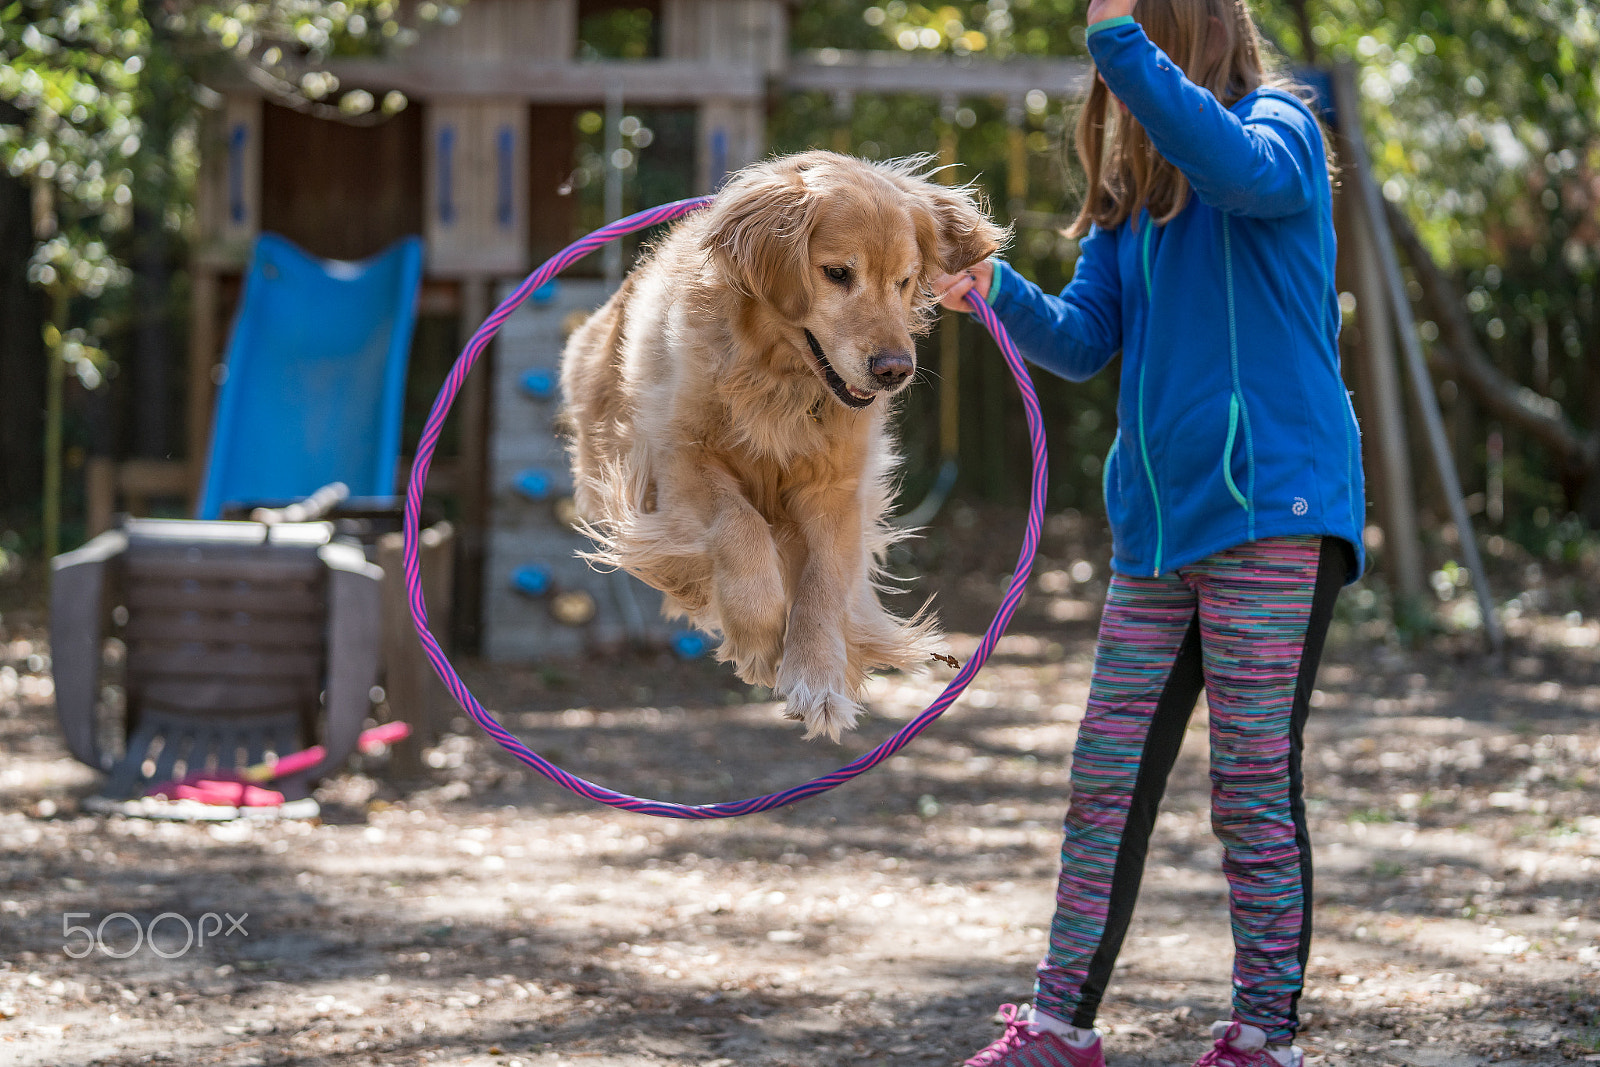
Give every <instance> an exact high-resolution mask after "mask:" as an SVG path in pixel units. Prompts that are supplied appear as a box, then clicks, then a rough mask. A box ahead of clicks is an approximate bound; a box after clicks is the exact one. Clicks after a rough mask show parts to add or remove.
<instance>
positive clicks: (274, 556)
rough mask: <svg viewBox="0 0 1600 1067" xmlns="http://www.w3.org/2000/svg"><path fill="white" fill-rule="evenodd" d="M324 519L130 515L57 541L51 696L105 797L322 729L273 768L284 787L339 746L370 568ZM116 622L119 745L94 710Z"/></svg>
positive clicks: (363, 637)
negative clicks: (110, 621)
mask: <svg viewBox="0 0 1600 1067" xmlns="http://www.w3.org/2000/svg"><path fill="white" fill-rule="evenodd" d="M332 536H333V527H332V525H330V524H328V523H322V522H309V523H281V524H278V525H271V526H269V525H265V524H262V523H256V522H194V521H173V520H161V519H133V520H129V521H128V522H127V523H126V524H125V525H124V526H123V528H122V529H119V530H113V531H110V532H108V533H104V534H101V535H100V536H99V537H96V538H95V539H94V540H92V541H90V542H89V543H88V544H86V545H84V546H83V547H82V548H80V549H78V550H77V551H74V552H69V553H67V554H65V555H62V556H57V557H56V559H55V560H54V564H53V565H54V572H55V573H54V581H53V583H52V587H51V593H50V616H51V631H52V641H53V644H52V648H51V659H52V667H53V673H54V675H55V686H56V710H57V714H58V716H59V718H60V721H61V728H62V731H63V733H64V734H65V735H66V741H67V746H68V748H69V749H70V750H71V752H72V754H73V755H74V756H75V757H77V758H78V759H80V760H82V761H83V762H84V763H87V764H88V765H89V766H91V767H95V768H97V769H99V770H102V771H105V772H106V773H107V774H109V775H110V780H109V781H108V782H107V783H106V785H105V787H104V789H103V790H102V795H103V796H105V797H108V798H113V799H121V798H129V797H134V796H139V795H142V794H143V792H144V791H145V789H146V787H147V786H148V785H149V783H151V782H158V781H164V780H168V779H171V778H173V777H175V776H177V775H179V774H182V773H185V772H194V771H197V770H204V769H208V768H213V769H219V770H230V769H242V768H244V767H248V766H251V765H253V764H258V763H261V762H262V761H263V760H264V759H265V758H266V756H267V755H268V753H271V754H274V755H277V756H283V755H287V754H289V753H291V752H298V751H300V750H302V749H305V748H309V747H310V746H311V745H313V744H319V743H320V744H321V745H323V746H324V748H325V749H326V750H327V756H326V758H325V759H324V761H323V762H322V764H320V765H319V766H317V767H314V768H311V769H309V770H307V771H304V772H302V773H300V774H298V775H294V776H291V777H289V778H286V779H280V780H279V781H278V782H277V783H276V785H275V786H274V788H276V789H278V790H280V791H281V792H282V793H283V795H284V797H285V798H286V799H290V800H293V799H298V798H301V797H305V796H306V795H307V793H308V790H309V785H310V783H311V782H313V781H314V780H315V779H316V778H317V777H318V776H319V775H321V774H323V773H326V772H327V771H329V770H332V769H335V768H337V767H338V766H339V765H340V764H342V763H343V762H344V760H345V759H346V757H348V756H349V755H350V752H351V750H352V749H353V748H354V747H355V744H356V740H357V738H358V737H359V735H360V733H361V726H362V721H363V720H364V719H365V717H366V715H367V713H368V710H369V708H370V703H369V701H370V697H369V693H370V690H371V688H372V685H373V684H374V682H375V680H376V678H377V673H378V633H379V627H380V621H381V620H380V603H381V600H380V594H379V582H380V580H381V578H382V571H381V570H380V569H379V568H378V567H377V566H375V565H374V564H371V563H368V562H367V560H366V557H365V555H364V554H363V552H362V550H361V549H360V547H359V546H356V545H348V544H341V543H338V542H335V541H333V540H332ZM107 618H114V619H116V620H119V621H121V622H122V627H121V631H122V635H123V640H124V644H125V646H126V662H125V672H126V673H125V690H126V693H127V705H126V713H125V720H124V724H123V730H122V731H119V732H122V733H124V735H125V737H126V741H125V743H124V744H123V745H122V751H121V752H120V753H118V752H115V751H113V750H112V747H111V746H109V745H107V744H105V742H104V739H105V738H106V737H107V735H108V734H109V733H110V731H109V730H108V729H107V724H106V723H104V722H103V721H102V719H101V717H100V716H99V715H98V714H97V706H98V704H99V697H100V667H101V654H102V648H103V646H104V638H105V633H104V631H103V629H102V627H103V625H104V620H106V619H107Z"/></svg>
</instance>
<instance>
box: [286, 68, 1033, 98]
mask: <svg viewBox="0 0 1600 1067" xmlns="http://www.w3.org/2000/svg"><path fill="white" fill-rule="evenodd" d="M327 69H328V70H329V71H331V72H332V73H334V74H335V75H337V76H338V78H339V81H340V83H341V84H343V85H345V86H348V87H350V88H356V87H359V86H366V87H368V88H373V87H378V88H384V89H399V90H400V91H401V92H404V93H406V94H407V95H409V96H412V97H415V98H416V99H419V100H430V101H432V100H445V99H448V98H451V97H484V96H490V97H500V98H505V99H516V100H523V101H528V102H531V103H540V104H589V103H595V102H597V101H600V100H604V99H605V95H606V92H607V90H608V89H610V88H611V87H612V86H614V85H615V86H620V87H621V89H622V95H623V98H624V99H625V100H627V101H628V102H629V103H630V104H692V103H698V102H700V101H703V100H713V99H725V100H745V101H750V102H752V103H754V102H764V101H765V100H766V98H767V79H766V74H765V72H764V71H763V70H762V69H761V68H760V67H757V66H753V65H752V66H735V65H732V64H708V63H702V62H699V61H697V60H682V59H629V60H622V59H598V60H592V61H589V62H585V63H574V62H558V63H552V62H548V61H522V60H512V61H500V62H493V61H490V62H474V63H460V64H439V63H432V62H417V61H408V60H406V59H402V60H400V61H398V62H390V61H385V60H376V59H340V60H334V61H332V62H330V63H329V64H328V65H327ZM296 76H298V75H296ZM1008 84H1009V83H1008ZM1029 88H1050V87H1049V86H1040V85H1035V84H1033V83H1031V82H1030V83H1029ZM1024 91H1026V90H1024Z"/></svg>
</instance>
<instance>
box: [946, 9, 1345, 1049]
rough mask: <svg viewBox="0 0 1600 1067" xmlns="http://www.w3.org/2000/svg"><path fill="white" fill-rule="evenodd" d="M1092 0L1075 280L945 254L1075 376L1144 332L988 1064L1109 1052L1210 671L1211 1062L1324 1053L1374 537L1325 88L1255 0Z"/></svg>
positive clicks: (956, 284)
mask: <svg viewBox="0 0 1600 1067" xmlns="http://www.w3.org/2000/svg"><path fill="white" fill-rule="evenodd" d="M1136 2H1137V9H1135V3H1136ZM1088 22H1089V31H1088V33H1089V36H1088V46H1089V52H1090V54H1091V55H1092V56H1093V58H1094V63H1095V66H1096V68H1097V70H1098V77H1097V78H1096V80H1095V81H1094V83H1093V86H1092V89H1091V91H1090V95H1089V100H1088V103H1087V105H1086V106H1085V108H1084V110H1083V114H1082V116H1081V118H1080V121H1079V124H1078V131H1077V148H1078V154H1079V156H1080V158H1081V159H1082V162H1083V166H1084V169H1085V171H1086V172H1087V175H1088V196H1087V198H1086V200H1085V202H1084V205H1083V209H1082V211H1081V212H1080V213H1079V215H1078V218H1077V220H1076V222H1075V223H1074V224H1073V227H1072V229H1071V231H1069V232H1070V233H1071V235H1073V236H1079V237H1082V239H1083V240H1082V244H1081V255H1080V258H1079V259H1078V263H1077V267H1076V269H1075V273H1074V277H1073V280H1072V283H1071V284H1070V285H1068V286H1067V288H1066V289H1065V290H1064V291H1063V292H1062V293H1061V295H1060V296H1059V297H1056V296H1049V295H1046V294H1044V293H1042V292H1041V291H1040V290H1039V289H1038V287H1037V286H1035V285H1033V284H1032V283H1031V282H1028V281H1027V280H1025V279H1023V278H1022V277H1020V276H1019V275H1018V274H1017V273H1016V272H1015V271H1014V270H1012V269H1011V268H1010V267H1008V266H1007V265H1006V264H1004V263H1002V262H998V261H995V260H989V261H986V262H984V263H980V264H978V265H977V266H975V267H973V268H972V269H970V270H969V271H967V272H966V273H965V274H963V275H961V276H958V277H951V276H945V277H944V278H941V279H939V280H938V281H937V282H936V283H935V284H936V287H937V288H938V289H939V290H941V291H942V294H943V295H942V299H943V302H944V304H945V306H947V307H952V308H956V309H961V308H962V307H964V302H965V298H966V296H967V294H968V293H969V292H974V293H975V294H976V296H975V299H978V298H982V299H987V300H988V301H989V303H990V304H991V305H992V306H993V308H994V311H995V313H996V314H997V315H998V316H999V317H1000V319H1001V320H1002V321H1003V322H1004V324H1005V326H1006V328H1007V329H1008V330H1009V331H1010V332H1011V335H1012V336H1013V338H1015V339H1016V341H1017V344H1018V345H1019V347H1020V348H1021V349H1022V351H1023V353H1024V354H1025V355H1026V356H1027V357H1028V358H1029V359H1030V360H1031V361H1032V362H1034V363H1036V364H1038V365H1040V366H1042V367H1044V368H1046V369H1047V370H1050V371H1053V372H1054V373H1057V374H1060V375H1062V376H1064V377H1066V378H1069V379H1072V380H1074V381H1082V380H1084V379H1086V378H1088V377H1090V376H1091V375H1093V374H1095V373H1097V372H1098V371H1099V370H1100V369H1101V368H1102V367H1104V366H1105V365H1106V364H1107V363H1108V362H1110V360H1111V358H1112V357H1113V356H1114V355H1115V354H1116V353H1117V352H1118V351H1120V352H1121V353H1122V372H1121V373H1122V381H1121V391H1120V398H1119V401H1118V409H1117V417H1118V423H1119V427H1120V429H1119V431H1118V434H1117V439H1116V443H1115V444H1113V445H1112V448H1111V454H1110V455H1109V456H1108V457H1107V458H1106V467H1105V498H1106V511H1107V514H1108V517H1109V518H1110V522H1111V529H1112V535H1113V554H1112V564H1111V565H1112V571H1113V575H1112V580H1111V585H1110V588H1109V590H1108V591H1107V594H1106V604H1105V612H1104V616H1103V619H1102V621H1101V626H1100V637H1099V643H1098V646H1097V648H1096V653H1095V666H1094V674H1093V679H1092V681H1091V685H1090V695H1089V701H1088V708H1087V711H1086V713H1085V715H1084V719H1083V723H1082V725H1081V727H1080V729H1079V734H1078V742H1077V747H1076V750H1075V752H1074V755H1073V764H1072V799H1071V805H1070V810H1069V811H1068V812H1067V816H1066V821H1065V841H1064V843H1063V845H1062V849H1061V875H1060V881H1059V885H1058V890H1057V896H1056V901H1057V906H1056V913H1055V919H1054V921H1053V923H1052V925H1051V929H1050V942H1049V951H1048V953H1047V954H1046V956H1045V959H1044V961H1043V963H1041V964H1040V966H1039V970H1038V977H1037V986H1036V991H1035V999H1034V1006H1033V1008H1032V1010H1031V1012H1030V1011H1028V1010H1027V1009H1018V1008H1016V1007H1013V1006H1011V1005H1006V1006H1005V1007H1004V1008H1002V1017H1003V1018H1004V1019H1005V1021H1006V1024H1007V1025H1006V1030H1005V1032H1004V1034H1003V1035H1002V1036H1001V1037H1000V1039H999V1040H997V1041H996V1042H994V1043H993V1044H992V1045H990V1046H989V1047H987V1048H985V1049H983V1050H982V1051H980V1052H978V1053H977V1054H976V1055H975V1056H973V1057H972V1058H971V1059H969V1060H968V1061H967V1064H968V1067H1103V1065H1104V1063H1105V1059H1104V1056H1103V1054H1102V1052H1101V1047H1100V1039H1099V1036H1098V1035H1097V1034H1096V1032H1095V1030H1094V1020H1095V1011H1096V1009H1097V1008H1098V1007H1099V1004H1100V998H1101V996H1102V994H1103V993H1104V992H1105V989H1106V984H1107V980H1108V979H1109V978H1110V976H1111V972H1112V967H1113V965H1114V964H1115V962H1116V957H1117V951H1118V949H1119V948H1120V947H1121V945H1122V939H1123V935H1124V933H1125V932H1126V930H1127V926H1128V921H1129V919H1130V917H1131V916H1132V914H1133V905H1134V900H1135V898H1136V897H1137V895H1138V892H1139V880H1140V876H1141V872H1142V869H1143V866H1144V858H1145V849H1146V843H1147V840H1148V837H1149V833H1150V827H1151V825H1152V824H1153V823H1154V821H1155V816H1156V808H1157V805H1158V804H1159V802H1160V799H1161V795H1162V792H1163V790H1164V788H1165V785H1166V779H1167V774H1168V772H1169V771H1170V770H1171V768H1172V764H1173V761H1174V759H1175V758H1176V756H1177V753H1178V749H1179V746H1180V744H1181V742H1182V739H1183V735H1184V728H1185V724H1186V723H1187V721H1188V718H1189V714H1190V712H1191V711H1192V709H1193V706H1194V702H1195V698H1196V696H1197V695H1198V694H1199V692H1200V689H1201V687H1202V686H1204V688H1205V691H1206V696H1207V699H1208V702H1209V705H1210V709H1211V782H1212V826H1213V828H1214V829H1215V831H1216V833H1217V836H1218V837H1219V838H1220V839H1221V841H1222V846H1223V871H1224V873H1225V875H1226V876H1227V880H1228V885H1229V902H1230V912H1231V915H1232V924H1233V938H1234V947H1235V957H1234V968H1233V989H1234V996H1233V1013H1232V1019H1231V1020H1229V1021H1226V1022H1219V1023H1217V1024H1215V1025H1214V1026H1213V1027H1212V1035H1213V1037H1214V1039H1215V1045H1214V1046H1213V1047H1212V1048H1211V1050H1210V1051H1208V1052H1207V1053H1206V1054H1205V1055H1203V1056H1201V1057H1200V1059H1199V1060H1198V1062H1197V1067H1211V1065H1220V1067H1300V1063H1301V1054H1300V1052H1299V1051H1298V1050H1297V1049H1295V1048H1294V1047H1293V1044H1292V1042H1293V1039H1294V1033H1295V1028H1296V1024H1297V1018H1296V1013H1295V1008H1296V1002H1297V1001H1298V1000H1299V996H1300V990H1301V987H1302V985H1303V981H1304V974H1305V965H1306V958H1307V950H1308V946H1309V944H1310V937H1311V914H1310V905H1311V845H1310V841H1309V839H1308V837H1307V833H1306V823H1305V806H1304V803H1303V801H1302V798H1301V754H1300V753H1301V732H1302V728H1303V726H1304V723H1305V717H1306V710H1307V705H1308V701H1309V699H1310V695H1311V689H1312V683H1313V680H1314V679H1315V676H1316V668H1317V660H1318V658H1319V656H1320V655H1321V652H1322V643H1323V637H1324V635H1325V634H1326V631H1327V626H1328V620H1329V617H1330V616H1331V614H1332V612H1333V604H1334V600H1335V598H1336V597H1337V596H1338V592H1339V589H1340V587H1341V585H1343V584H1344V583H1345V582H1346V581H1348V580H1354V579H1355V578H1356V577H1357V576H1358V575H1359V574H1360V573H1361V567H1362V563H1363V560H1362V549H1361V537H1360V533H1361V529H1362V524H1363V520H1364V497H1363V490H1362V477H1361V459H1360V451H1359V434H1358V430H1357V427H1356V423H1355V416H1354V413H1353V412H1352V410H1351V407H1350V403H1349V399H1348V397H1347V395H1346V393H1345V389H1344V383H1343V381H1342V379H1341V378H1340V375H1339V364H1338V350H1337V337H1338V331H1339V317H1340V313H1339V306H1338V299H1337V294H1336V292H1335V289H1334V284H1333V263H1334V237H1333V221H1332V210H1331V206H1330V196H1331V184H1330V181H1329V162H1328V159H1327V156H1326V154H1325V149H1324V144H1323V139H1322V133H1321V130H1320V128H1319V126H1318V123H1317V119H1316V117H1315V116H1314V115H1313V114H1312V113H1311V111H1310V110H1308V109H1307V107H1306V106H1305V105H1304V104H1303V103H1302V102H1301V101H1300V100H1299V99H1298V98H1296V97H1295V96H1293V95H1291V94H1290V93H1289V92H1286V91H1285V90H1284V88H1282V87H1281V85H1280V84H1279V83H1276V82H1274V81H1273V80H1272V79H1270V78H1268V77H1267V75H1266V74H1265V73H1264V71H1263V67H1262V62H1261V51H1260V46H1259V39H1258V37H1257V34H1256V30H1255V26H1254V24H1253V23H1252V21H1251V18H1250V13H1249V11H1248V9H1247V8H1246V6H1245V3H1244V0H1093V2H1092V3H1091V4H1090V5H1089V15H1088ZM1113 98H1114V99H1115V101H1116V103H1117V105H1118V107H1117V109H1116V110H1115V111H1111V110H1110V108H1109V106H1108V105H1109V103H1110V102H1111V101H1112V99H1113Z"/></svg>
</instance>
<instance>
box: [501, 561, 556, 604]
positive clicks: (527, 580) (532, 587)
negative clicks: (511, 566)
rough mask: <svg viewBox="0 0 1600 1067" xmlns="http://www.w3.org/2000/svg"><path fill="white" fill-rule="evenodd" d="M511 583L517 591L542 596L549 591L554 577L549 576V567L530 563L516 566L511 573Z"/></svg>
mask: <svg viewBox="0 0 1600 1067" xmlns="http://www.w3.org/2000/svg"><path fill="white" fill-rule="evenodd" d="M511 584H512V585H513V586H515V587H516V589H517V592H519V593H526V594H528V595H529V596H544V595H545V594H546V593H548V592H549V591H550V586H551V585H552V584H554V579H552V578H551V577H550V569H549V568H548V567H544V566H542V565H540V564H538V563H530V564H528V565H527V566H526V567H518V568H517V569H516V570H515V571H513V572H512V574H511Z"/></svg>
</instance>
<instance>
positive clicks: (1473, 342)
mask: <svg viewBox="0 0 1600 1067" xmlns="http://www.w3.org/2000/svg"><path fill="white" fill-rule="evenodd" d="M1384 210H1385V212H1386V213H1387V215H1388V216H1389V227H1390V229H1391V230H1393V231H1394V235H1395V239H1396V240H1397V241H1398V242H1399V244H1400V248H1401V250H1402V251H1403V252H1404V253H1405V257H1406V259H1407V260H1409V261H1410V263H1411V268H1412V270H1414V271H1415V272H1416V275H1417V281H1418V282H1419V283H1421V285H1422V303H1423V304H1424V305H1425V306H1426V308H1427V309H1428V312H1429V314H1430V315H1431V317H1432V318H1433V320H1434V322H1435V323H1437V324H1438V326H1439V343H1438V344H1436V345H1435V346H1434V354H1435V355H1437V356H1438V357H1439V358H1440V360H1441V361H1442V362H1443V363H1444V364H1445V365H1446V366H1447V367H1448V369H1449V371H1450V373H1451V374H1453V375H1454V376H1455V377H1456V378H1457V379H1459V380H1460V381H1461V383H1462V384H1463V385H1465V386H1466V387H1467V388H1468V389H1470V390H1471V391H1472V394H1473V395H1474V396H1475V397H1477V398H1478V401H1479V403H1481V404H1483V406H1484V407H1485V408H1487V409H1488V410H1489V411H1491V412H1493V413H1494V414H1495V415H1497V416H1498V417H1500V418H1502V419H1504V420H1505V421H1506V422H1508V423H1511V424H1512V425H1515V426H1516V427H1518V428H1519V429H1521V430H1523V431H1524V432H1526V433H1527V434H1528V435H1529V436H1531V437H1533V438H1534V439H1535V440H1537V441H1538V442H1539V443H1540V444H1542V445H1544V447H1545V448H1547V449H1549V450H1550V451H1551V452H1552V453H1553V454H1554V455H1555V457H1556V459H1557V461H1558V462H1560V463H1561V464H1562V466H1563V467H1565V468H1567V469H1568V470H1571V471H1575V472H1582V473H1584V474H1586V475H1587V474H1594V473H1600V470H1597V468H1600V439H1597V438H1596V436H1595V435H1594V434H1586V433H1583V432H1582V431H1580V430H1579V429H1578V428H1577V427H1575V426H1574V425H1573V424H1572V423H1571V421H1570V420H1568V418H1567V416H1566V413H1565V412H1563V411H1562V410H1561V405H1560V404H1559V403H1557V402H1556V401H1555V400H1553V399H1551V398H1550V397H1547V396H1544V395H1543V394H1541V393H1538V392H1536V391H1535V390H1533V389H1530V388H1528V387H1527V386H1525V385H1520V384H1518V383H1517V382H1514V381H1512V380H1511V379H1510V378H1508V377H1506V376H1505V375H1504V374H1502V373H1501V372H1500V370H1499V368H1497V367H1496V366H1495V365H1494V363H1493V361H1492V360H1490V358H1489V355H1488V353H1486V352H1485V351H1484V350H1483V348H1482V346H1480V345H1479V344H1478V339H1477V336H1476V335H1475V334H1474V333H1473V332H1472V324H1471V322H1469V321H1468V320H1467V316H1466V313H1465V312H1464V311H1463V310H1462V300H1461V297H1460V295H1459V294H1458V293H1457V292H1456V289H1455V286H1454V284H1453V283H1452V282H1451V281H1450V279H1449V277H1447V276H1446V275H1445V273H1444V271H1442V270H1440V269H1439V265H1438V264H1437V263H1435V262H1434V261H1433V256H1432V255H1430V254H1429V253H1428V250H1427V248H1426V247H1425V246H1424V245H1423V243H1422V240H1421V238H1419V237H1418V236H1417V231H1416V230H1415V229H1413V228H1412V226H1411V220H1410V219H1408V218H1406V217H1405V215H1404V214H1403V213H1402V212H1401V211H1400V210H1399V209H1398V208H1396V207H1395V206H1394V205H1393V204H1391V203H1388V202H1387V201H1386V202H1385V203H1384Z"/></svg>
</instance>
